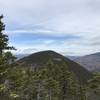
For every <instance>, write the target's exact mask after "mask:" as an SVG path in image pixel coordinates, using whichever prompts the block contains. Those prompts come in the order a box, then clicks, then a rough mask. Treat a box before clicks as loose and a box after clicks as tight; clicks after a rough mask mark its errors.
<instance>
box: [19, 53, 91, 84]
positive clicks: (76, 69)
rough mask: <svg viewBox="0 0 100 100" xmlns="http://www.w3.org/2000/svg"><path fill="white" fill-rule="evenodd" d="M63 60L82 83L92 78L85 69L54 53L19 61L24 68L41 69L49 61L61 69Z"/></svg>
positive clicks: (37, 54)
mask: <svg viewBox="0 0 100 100" xmlns="http://www.w3.org/2000/svg"><path fill="white" fill-rule="evenodd" d="M62 59H63V60H64V61H65V62H66V65H67V66H68V69H69V70H70V71H71V72H73V73H74V74H75V75H76V76H77V78H78V79H79V80H80V82H82V83H84V82H86V81H87V80H88V79H89V78H90V77H91V76H92V74H91V73H90V72H89V71H87V70H86V69H85V68H84V67H82V66H80V65H79V64H77V63H75V62H74V61H72V60H70V59H69V58H66V57H64V56H62V55H61V54H59V53H56V52H54V51H42V52H37V53H34V54H31V55H29V56H27V57H24V58H22V59H20V60H18V63H19V64H20V65H21V66H24V67H25V66H26V67H30V66H31V67H41V66H43V65H44V64H46V63H47V62H48V60H52V61H53V62H54V63H55V64H58V65H59V67H60V66H61V60H62Z"/></svg>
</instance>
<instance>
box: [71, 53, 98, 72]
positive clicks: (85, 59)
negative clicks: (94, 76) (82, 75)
mask: <svg viewBox="0 0 100 100" xmlns="http://www.w3.org/2000/svg"><path fill="white" fill-rule="evenodd" d="M72 60H73V61H75V62H77V63H79V64H80V65H82V66H83V67H84V68H86V69H87V70H89V71H100V52H99V53H94V54H90V55H86V56H82V57H77V58H76V59H72Z"/></svg>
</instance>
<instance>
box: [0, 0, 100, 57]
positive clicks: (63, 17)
mask: <svg viewBox="0 0 100 100" xmlns="http://www.w3.org/2000/svg"><path fill="white" fill-rule="evenodd" d="M0 12H1V13H3V14H4V15H5V18H4V20H5V23H6V31H7V33H8V35H9V34H10V33H11V34H12V35H15V34H21V33H33V34H34V33H36V34H43V35H44V34H46V35H47V34H48V35H52V36H55V35H56V36H57V35H59V36H65V35H76V36H80V39H76V40H72V41H67V40H66V41H63V43H62V44H61V47H59V46H58V45H54V44H52V45H50V46H49V47H48V46H47V45H45V44H48V43H50V42H48V41H47V40H44V43H43V44H40V45H38V46H35V47H36V48H37V49H38V50H41V48H43V49H53V50H57V51H59V52H61V51H63V52H69V51H71V52H73V53H74V54H81V55H82V54H87V53H89V52H90V53H92V52H97V51H100V42H99V41H100V40H99V39H97V37H100V13H99V12H100V0H20V1H19V0H0ZM59 43H61V42H60V41H59ZM16 46H17V47H18V48H20V47H21V46H20V44H16ZM27 48H30V46H29V47H27V46H25V45H24V46H23V48H22V49H23V50H24V49H27ZM33 48H34V47H33Z"/></svg>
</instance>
